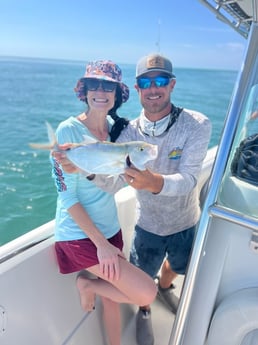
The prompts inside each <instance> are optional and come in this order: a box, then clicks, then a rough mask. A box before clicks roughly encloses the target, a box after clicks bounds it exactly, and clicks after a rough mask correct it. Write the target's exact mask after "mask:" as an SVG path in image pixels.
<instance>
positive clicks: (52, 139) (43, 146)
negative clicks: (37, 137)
mask: <svg viewBox="0 0 258 345" xmlns="http://www.w3.org/2000/svg"><path fill="white" fill-rule="evenodd" d="M46 126H47V134H48V140H49V143H29V146H30V147H31V148H32V149H37V150H53V148H54V147H57V142H56V135H55V131H54V130H53V127H52V126H51V125H50V123H49V122H47V121H46Z"/></svg>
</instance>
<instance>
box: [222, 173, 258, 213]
mask: <svg viewBox="0 0 258 345" xmlns="http://www.w3.org/2000/svg"><path fill="white" fill-rule="evenodd" d="M220 200H221V202H222V203H223V205H225V206H226V207H229V208H231V209H233V210H235V211H238V212H240V213H243V214H248V215H251V216H254V217H258V186H255V185H253V184H250V183H248V182H245V181H243V180H240V179H239V178H237V177H235V176H227V177H226V178H225V180H224V182H223V185H222V191H221V194H220Z"/></svg>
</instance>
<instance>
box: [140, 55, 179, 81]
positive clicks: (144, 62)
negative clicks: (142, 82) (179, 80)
mask: <svg viewBox="0 0 258 345" xmlns="http://www.w3.org/2000/svg"><path fill="white" fill-rule="evenodd" d="M152 71H157V72H162V73H166V74H168V75H169V76H170V77H171V78H175V77H176V76H175V75H174V74H173V66H172V63H171V61H170V60H169V59H168V58H166V57H164V56H162V55H160V54H150V55H148V56H144V57H143V58H141V59H140V60H139V61H138V63H137V66H136V78H138V77H140V76H141V75H143V74H145V73H148V72H152Z"/></svg>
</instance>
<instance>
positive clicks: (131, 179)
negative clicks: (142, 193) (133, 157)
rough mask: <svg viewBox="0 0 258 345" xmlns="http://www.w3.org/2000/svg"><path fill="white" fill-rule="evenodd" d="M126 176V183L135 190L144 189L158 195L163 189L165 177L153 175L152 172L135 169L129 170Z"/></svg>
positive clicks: (126, 171)
mask: <svg viewBox="0 0 258 345" xmlns="http://www.w3.org/2000/svg"><path fill="white" fill-rule="evenodd" d="M124 176H125V179H126V182H127V183H128V184H129V185H130V186H132V187H133V188H135V189H139V190H140V189H144V190H147V191H149V192H151V193H154V194H158V193H160V192H161V190H162V188H163V184H164V180H163V176H162V175H160V174H156V173H153V172H151V171H150V170H143V171H141V170H137V169H135V168H127V169H126V170H125V174H124Z"/></svg>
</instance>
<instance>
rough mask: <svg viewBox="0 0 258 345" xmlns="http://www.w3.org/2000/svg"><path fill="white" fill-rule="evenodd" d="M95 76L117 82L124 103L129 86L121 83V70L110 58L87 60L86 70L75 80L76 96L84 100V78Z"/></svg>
mask: <svg viewBox="0 0 258 345" xmlns="http://www.w3.org/2000/svg"><path fill="white" fill-rule="evenodd" d="M87 78H95V79H104V80H109V81H113V82H115V83H118V84H119V86H120V87H121V90H122V99H123V103H125V102H126V101H127V100H128V98H129V87H128V86H127V85H126V84H124V83H122V70H121V68H120V67H119V66H118V65H117V64H115V63H114V62H113V61H111V60H97V61H92V62H89V63H88V64H87V66H86V71H85V74H84V77H83V78H80V79H79V80H78V82H77V85H76V87H75V89H74V91H75V92H76V94H77V97H78V98H79V99H80V100H81V101H83V102H85V101H86V95H85V79H87Z"/></svg>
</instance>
